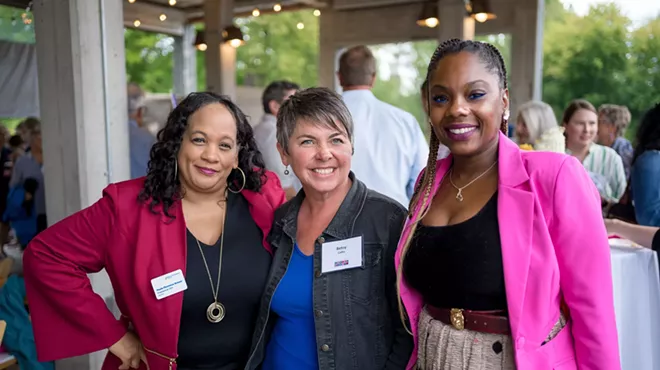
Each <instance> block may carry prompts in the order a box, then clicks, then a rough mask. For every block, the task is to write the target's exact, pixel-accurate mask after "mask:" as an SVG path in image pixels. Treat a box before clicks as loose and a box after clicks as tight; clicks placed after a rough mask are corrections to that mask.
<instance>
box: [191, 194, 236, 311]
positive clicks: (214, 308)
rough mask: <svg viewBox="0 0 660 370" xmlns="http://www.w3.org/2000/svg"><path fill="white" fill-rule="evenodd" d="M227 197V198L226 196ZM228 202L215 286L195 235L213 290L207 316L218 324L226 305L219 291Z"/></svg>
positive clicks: (223, 222) (224, 216)
mask: <svg viewBox="0 0 660 370" xmlns="http://www.w3.org/2000/svg"><path fill="white" fill-rule="evenodd" d="M225 199H227V198H226V196H225ZM228 204H229V202H226V203H225V213H224V215H223V218H222V234H221V235H220V262H219V263H218V280H217V282H216V284H215V288H214V287H213V279H212V278H211V270H209V265H208V263H206V257H205V256H204V251H203V250H202V246H201V244H199V240H197V237H195V241H196V242H197V247H198V248H199V253H201V254H202V260H203V261H204V267H206V273H207V274H208V276H209V282H210V283H211V291H212V292H213V303H211V304H210V305H209V307H208V308H207V309H206V318H207V319H208V320H209V321H210V322H211V323H213V324H217V323H219V322H220V321H222V319H224V318H225V306H224V305H223V304H222V303H220V302H218V293H219V291H220V274H222V252H223V250H224V245H225V221H226V220H227V207H228ZM193 237H194V235H193Z"/></svg>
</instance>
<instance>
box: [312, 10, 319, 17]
mask: <svg viewBox="0 0 660 370" xmlns="http://www.w3.org/2000/svg"><path fill="white" fill-rule="evenodd" d="M313 14H314V16H315V17H318V16H320V15H321V11H320V10H318V9H314V13H313Z"/></svg>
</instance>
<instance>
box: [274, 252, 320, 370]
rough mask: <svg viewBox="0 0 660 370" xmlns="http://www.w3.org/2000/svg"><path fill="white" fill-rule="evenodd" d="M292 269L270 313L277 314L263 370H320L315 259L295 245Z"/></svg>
mask: <svg viewBox="0 0 660 370" xmlns="http://www.w3.org/2000/svg"><path fill="white" fill-rule="evenodd" d="M293 248H294V252H293V254H292V255H291V261H290V262H289V268H288V269H287V271H286V274H284V277H283V278H282V281H280V285H279V286H278V287H277V290H276V291H275V294H274V295H273V301H272V302H271V310H272V311H273V312H274V313H276V314H277V321H276V322H275V328H274V329H273V334H272V336H271V338H270V342H268V345H267V348H266V358H265V359H264V363H263V368H262V369H263V370H283V369H295V370H317V369H318V367H319V365H318V363H319V359H318V353H317V352H316V351H317V348H316V329H315V327H314V298H313V296H312V293H313V291H312V290H313V287H312V282H313V276H314V256H306V255H304V254H303V253H302V252H301V251H300V249H299V248H298V244H295V245H294V247H293Z"/></svg>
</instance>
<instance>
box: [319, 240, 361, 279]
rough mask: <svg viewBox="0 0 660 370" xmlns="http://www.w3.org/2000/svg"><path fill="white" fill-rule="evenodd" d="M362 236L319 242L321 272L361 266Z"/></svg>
mask: <svg viewBox="0 0 660 370" xmlns="http://www.w3.org/2000/svg"><path fill="white" fill-rule="evenodd" d="M362 266H363V263H362V237H361V236H357V237H355V238H350V239H344V240H337V241H334V242H327V243H323V244H321V272H322V273H326V272H335V271H342V270H348V269H353V268H356V267H362Z"/></svg>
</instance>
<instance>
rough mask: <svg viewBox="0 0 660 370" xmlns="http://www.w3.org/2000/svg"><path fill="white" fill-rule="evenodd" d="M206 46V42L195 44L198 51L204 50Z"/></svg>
mask: <svg viewBox="0 0 660 370" xmlns="http://www.w3.org/2000/svg"><path fill="white" fill-rule="evenodd" d="M206 48H207V46H206V44H199V45H197V50H199V51H206Z"/></svg>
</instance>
